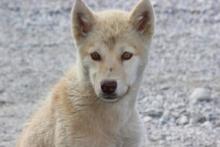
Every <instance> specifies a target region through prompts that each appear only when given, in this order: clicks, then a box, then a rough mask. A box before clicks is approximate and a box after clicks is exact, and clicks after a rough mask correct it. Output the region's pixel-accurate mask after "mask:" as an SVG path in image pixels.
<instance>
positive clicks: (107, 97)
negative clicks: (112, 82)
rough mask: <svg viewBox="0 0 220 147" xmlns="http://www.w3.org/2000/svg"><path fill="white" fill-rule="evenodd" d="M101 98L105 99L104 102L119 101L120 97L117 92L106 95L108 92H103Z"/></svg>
mask: <svg viewBox="0 0 220 147" xmlns="http://www.w3.org/2000/svg"><path fill="white" fill-rule="evenodd" d="M100 99H101V100H103V101H104V102H111V103H113V102H117V101H118V100H119V99H120V97H119V96H118V95H116V94H111V95H106V94H101V95H100Z"/></svg>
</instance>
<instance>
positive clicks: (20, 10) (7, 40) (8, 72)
mask: <svg viewBox="0 0 220 147" xmlns="http://www.w3.org/2000/svg"><path fill="white" fill-rule="evenodd" d="M85 1H86V2H87V3H88V5H89V6H91V7H92V8H93V9H95V10H105V9H106V8H119V9H125V10H129V9H130V8H131V7H132V6H133V5H134V4H135V3H136V0H117V1H116V0H114V1H113V0H111V1H109V0H85ZM152 3H153V5H154V8H155V14H156V18H157V19H156V25H157V26H156V34H155V37H154V41H153V44H152V49H151V52H150V57H149V64H148V66H147V69H146V71H145V76H144V81H143V85H142V87H141V91H140V94H139V103H140V112H141V114H142V115H143V117H144V120H145V122H146V128H147V139H148V145H149V147H150V146H151V147H220V137H219V136H220V1H219V0H210V1H205V0H193V1H192V0H184V1H183V0H169V1H167V0H152ZM72 4H73V1H72V0H1V1H0V16H1V17H0V147H12V146H15V140H16V137H17V135H18V134H19V133H20V131H21V129H22V126H23V124H24V123H25V120H26V119H27V118H28V117H29V116H30V114H31V112H33V111H34V110H35V108H36V104H37V103H38V101H39V100H40V99H41V98H43V97H44V96H45V95H47V92H48V90H49V89H50V88H51V87H52V86H53V84H54V83H56V81H57V80H58V79H59V78H60V77H61V76H62V74H63V72H64V71H65V70H67V69H68V68H69V67H71V66H72V64H73V63H74V60H75V56H74V51H75V49H74V45H73V42H72V38H71V32H70V25H71V22H70V10H71V7H72ZM193 91H194V92H193ZM192 93H193V94H192Z"/></svg>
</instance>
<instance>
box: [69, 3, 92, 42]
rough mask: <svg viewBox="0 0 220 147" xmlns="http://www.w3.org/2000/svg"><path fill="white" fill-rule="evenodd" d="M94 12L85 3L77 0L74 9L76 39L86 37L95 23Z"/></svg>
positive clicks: (73, 20)
mask: <svg viewBox="0 0 220 147" xmlns="http://www.w3.org/2000/svg"><path fill="white" fill-rule="evenodd" d="M94 21H95V19H94V15H93V12H92V11H91V10H90V9H89V8H88V7H87V6H86V4H84V3H83V1H82V0H76V2H75V5H74V6H73V9H72V30H73V35H74V37H75V39H76V41H79V40H81V39H83V38H85V37H86V36H87V35H88V33H89V32H90V31H91V30H92V27H93V24H94Z"/></svg>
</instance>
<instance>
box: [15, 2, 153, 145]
mask: <svg viewBox="0 0 220 147" xmlns="http://www.w3.org/2000/svg"><path fill="white" fill-rule="evenodd" d="M72 18H73V37H74V41H75V44H76V47H77V51H76V53H77V63H76V66H74V67H73V68H72V69H71V70H70V71H68V72H67V73H66V74H65V76H64V77H63V78H62V79H61V80H60V81H59V82H58V83H57V84H56V85H55V86H54V88H53V90H52V91H51V93H50V94H49V96H48V98H47V99H46V101H45V102H44V103H43V104H42V106H41V107H40V108H39V110H38V111H37V112H36V113H35V114H34V115H33V116H32V117H31V119H30V120H29V121H28V123H27V124H26V126H25V128H24V130H23V132H22V134H21V136H20V137H19V139H18V142H17V147H143V146H144V138H145V137H144V136H145V135H144V134H145V131H144V130H145V129H144V125H143V122H142V120H141V119H140V118H139V114H138V112H137V110H136V96H137V92H138V89H139V86H140V82H141V79H142V73H143V70H144V68H145V65H146V62H147V55H148V49H149V46H150V43H151V39H152V35H153V32H154V14H153V9H152V6H151V4H150V2H149V1H148V0H141V1H140V2H139V3H138V4H137V6H136V7H135V8H134V9H133V10H132V11H131V12H124V11H113V10H111V11H104V12H93V11H91V10H90V9H89V8H88V7H87V6H86V5H85V4H84V3H83V2H82V1H81V0H76V3H75V7H74V8H73V11H72ZM94 51H95V52H98V53H99V54H100V56H101V60H100V61H93V60H92V59H91V57H90V54H91V53H92V52H94ZM123 52H130V53H132V54H133V56H132V58H131V59H129V60H126V61H122V60H121V54H123ZM105 79H113V80H115V81H117V84H118V86H117V89H116V97H115V98H114V100H113V101H111V100H106V99H104V98H103V97H102V96H101V95H100V93H101V89H100V82H101V81H102V80H105Z"/></svg>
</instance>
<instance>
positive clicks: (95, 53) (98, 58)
mask: <svg viewBox="0 0 220 147" xmlns="http://www.w3.org/2000/svg"><path fill="white" fill-rule="evenodd" d="M90 56H91V58H92V59H93V60H95V61H100V60H101V56H100V54H99V53H97V52H93V53H91V54H90Z"/></svg>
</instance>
